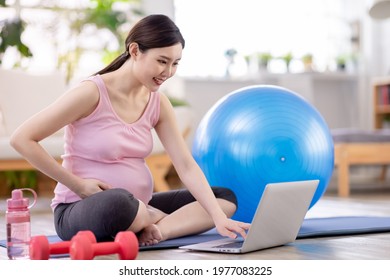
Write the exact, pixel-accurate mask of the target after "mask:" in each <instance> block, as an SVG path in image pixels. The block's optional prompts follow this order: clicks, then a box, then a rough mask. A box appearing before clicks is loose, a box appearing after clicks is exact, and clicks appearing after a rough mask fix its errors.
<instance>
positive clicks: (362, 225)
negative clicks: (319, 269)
mask: <svg viewBox="0 0 390 280" xmlns="http://www.w3.org/2000/svg"><path fill="white" fill-rule="evenodd" d="M381 232H390V217H371V216H346V217H330V218H310V219H305V220H304V221H303V223H302V226H301V228H300V230H299V233H298V237H297V239H303V238H318V237H331V236H340V235H354V234H369V233H381ZM219 238H221V236H220V235H219V234H218V233H217V232H216V230H215V229H212V230H209V231H207V232H205V233H202V234H197V235H191V236H185V237H181V238H175V239H171V240H167V241H163V242H160V243H159V244H156V245H153V246H141V247H140V251H146V250H158V249H172V248H178V247H180V246H184V245H190V244H195V243H199V242H205V241H211V240H216V239H219ZM48 240H49V242H50V243H55V242H60V241H61V239H60V238H59V237H58V236H56V235H50V236H48ZM0 246H2V247H6V241H5V240H1V241H0Z"/></svg>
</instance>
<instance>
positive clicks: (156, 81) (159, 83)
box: [153, 78, 165, 86]
mask: <svg viewBox="0 0 390 280" xmlns="http://www.w3.org/2000/svg"><path fill="white" fill-rule="evenodd" d="M153 81H154V82H155V83H156V84H157V85H159V86H161V85H162V83H163V82H165V79H158V78H153Z"/></svg>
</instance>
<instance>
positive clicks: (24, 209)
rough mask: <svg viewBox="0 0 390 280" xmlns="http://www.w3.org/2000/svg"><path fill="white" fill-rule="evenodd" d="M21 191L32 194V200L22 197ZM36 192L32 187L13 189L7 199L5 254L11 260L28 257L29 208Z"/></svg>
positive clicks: (29, 235)
mask: <svg viewBox="0 0 390 280" xmlns="http://www.w3.org/2000/svg"><path fill="white" fill-rule="evenodd" d="M23 191H30V192H32V193H33V195H34V202H33V203H32V204H29V199H28V198H24V197H23ZM36 201H37V194H36V192H35V191H34V190H32V189H15V190H13V191H12V197H11V198H10V199H7V211H6V214H5V216H6V221H7V254H8V258H9V259H11V260H18V259H28V258H29V244H30V238H31V226H30V208H31V207H33V206H34V205H35V203H36Z"/></svg>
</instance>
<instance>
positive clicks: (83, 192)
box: [77, 179, 112, 198]
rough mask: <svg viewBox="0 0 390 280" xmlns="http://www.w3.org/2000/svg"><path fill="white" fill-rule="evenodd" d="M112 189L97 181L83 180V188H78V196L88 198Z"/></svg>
mask: <svg viewBox="0 0 390 280" xmlns="http://www.w3.org/2000/svg"><path fill="white" fill-rule="evenodd" d="M111 188H112V187H111V186H110V185H108V184H106V183H103V182H101V181H99V180H96V179H82V184H81V187H79V188H78V191H77V195H78V196H80V197H81V198H86V197H88V196H90V195H93V194H95V193H98V192H101V191H104V190H108V189H111Z"/></svg>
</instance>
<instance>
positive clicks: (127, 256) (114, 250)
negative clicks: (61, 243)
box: [70, 231, 139, 260]
mask: <svg viewBox="0 0 390 280" xmlns="http://www.w3.org/2000/svg"><path fill="white" fill-rule="evenodd" d="M138 250H139V244H138V239H137V236H136V235H135V234H134V233H133V232H132V231H121V232H119V233H118V234H117V235H116V237H115V240H114V241H112V242H98V243H93V242H91V241H90V240H89V239H88V238H87V237H86V236H83V235H80V236H75V237H74V239H73V240H72V244H71V246H70V258H71V259H72V260H92V259H93V258H94V257H96V256H102V255H112V254H118V255H119V257H120V259H121V260H134V259H135V258H136V257H137V255H138Z"/></svg>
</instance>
